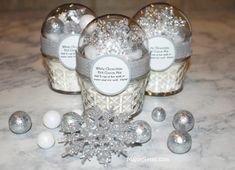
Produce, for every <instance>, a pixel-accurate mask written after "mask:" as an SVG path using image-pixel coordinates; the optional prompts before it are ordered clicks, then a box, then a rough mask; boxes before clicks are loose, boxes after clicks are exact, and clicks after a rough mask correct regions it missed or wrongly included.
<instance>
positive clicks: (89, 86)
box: [77, 14, 150, 114]
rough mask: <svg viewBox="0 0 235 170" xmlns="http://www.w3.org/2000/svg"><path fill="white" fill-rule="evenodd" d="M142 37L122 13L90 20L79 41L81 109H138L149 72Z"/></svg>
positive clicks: (130, 110)
mask: <svg viewBox="0 0 235 170" xmlns="http://www.w3.org/2000/svg"><path fill="white" fill-rule="evenodd" d="M145 40H146V36H145V33H144V31H143V30H142V29H141V28H140V26H139V25H138V24H137V23H136V22H135V21H133V20H131V19H130V18H128V17H126V16H123V15H116V14H110V15H104V16H101V17H99V18H97V19H95V20H93V21H92V22H91V23H89V25H88V26H87V27H86V29H85V30H84V31H83V33H82V35H81V39H80V41H79V49H78V52H79V54H78V58H77V72H78V75H79V80H80V84H81V90H82V91H81V94H82V99H83V105H84V108H85V109H88V108H91V107H93V106H98V107H99V108H101V109H113V110H114V112H115V114H119V113H123V112H125V113H127V112H128V113H131V114H135V113H138V112H140V111H141V110H142V106H143V100H144V93H145V89H146V85H147V81H148V74H149V70H150V68H149V60H150V58H149V53H148V50H147V48H146V47H145V46H144V44H143V43H144V41H145Z"/></svg>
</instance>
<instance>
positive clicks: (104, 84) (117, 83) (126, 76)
mask: <svg viewBox="0 0 235 170" xmlns="http://www.w3.org/2000/svg"><path fill="white" fill-rule="evenodd" d="M90 74H91V81H92V83H93V85H94V86H95V88H96V90H97V91H98V92H100V93H102V94H105V95H117V94H119V93H121V92H123V91H124V90H125V89H126V88H127V86H128V84H129V82H130V69H129V66H128V64H127V63H126V62H125V61H124V60H123V59H121V58H118V57H115V56H103V57H101V58H98V59H97V60H95V62H94V64H93V66H92V68H91V73H90Z"/></svg>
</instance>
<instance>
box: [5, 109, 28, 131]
mask: <svg viewBox="0 0 235 170" xmlns="http://www.w3.org/2000/svg"><path fill="white" fill-rule="evenodd" d="M8 124H9V129H10V130H11V131H12V132H13V133H15V134H23V133H26V132H28V131H29V130H30V129H31V127H32V121H31V118H30V116H29V115H28V114H27V113H26V112H24V111H16V112H14V113H13V114H12V115H11V116H10V118H9V121H8Z"/></svg>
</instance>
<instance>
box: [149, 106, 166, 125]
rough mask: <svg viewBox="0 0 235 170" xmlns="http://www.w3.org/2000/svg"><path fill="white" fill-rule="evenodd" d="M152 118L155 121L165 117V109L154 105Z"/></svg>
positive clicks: (160, 120) (162, 119)
mask: <svg viewBox="0 0 235 170" xmlns="http://www.w3.org/2000/svg"><path fill="white" fill-rule="evenodd" d="M152 119H153V120H155V121H157V122H162V121H164V120H165V119H166V111H165V110H164V109H163V108H162V107H156V108H154V109H153V111H152Z"/></svg>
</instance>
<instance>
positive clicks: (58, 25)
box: [43, 17, 64, 34]
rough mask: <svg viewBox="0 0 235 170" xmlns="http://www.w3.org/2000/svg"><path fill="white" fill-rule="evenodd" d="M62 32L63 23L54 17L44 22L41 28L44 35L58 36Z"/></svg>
mask: <svg viewBox="0 0 235 170" xmlns="http://www.w3.org/2000/svg"><path fill="white" fill-rule="evenodd" d="M63 30H64V23H63V22H62V21H61V20H60V19H59V18H55V17H51V18H48V20H47V21H46V22H45V26H44V27H43V32H44V33H49V34H51V33H57V34H60V33H62V32H63Z"/></svg>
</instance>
